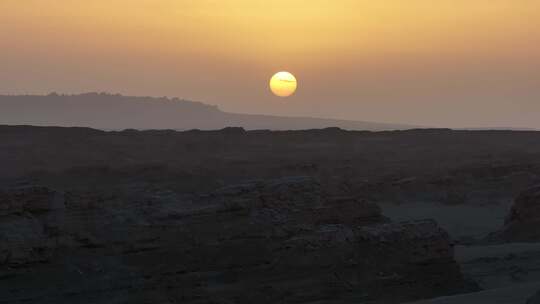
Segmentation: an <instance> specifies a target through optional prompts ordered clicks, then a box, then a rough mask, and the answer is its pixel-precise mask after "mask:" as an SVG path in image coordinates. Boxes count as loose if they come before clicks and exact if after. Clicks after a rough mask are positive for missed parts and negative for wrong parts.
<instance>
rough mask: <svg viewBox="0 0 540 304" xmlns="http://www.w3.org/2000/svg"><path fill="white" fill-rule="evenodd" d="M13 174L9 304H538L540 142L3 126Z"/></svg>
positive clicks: (8, 183)
mask: <svg viewBox="0 0 540 304" xmlns="http://www.w3.org/2000/svg"><path fill="white" fill-rule="evenodd" d="M0 168H2V170H1V172H0V228H1V229H0V240H2V242H1V243H0V282H1V284H0V303H73V302H77V303H163V304H165V303H253V301H256V302H258V303H418V304H420V303H476V304H478V303H522V304H526V303H527V301H528V299H530V298H532V296H533V295H534V294H535V293H536V292H537V291H538V290H540V237H539V236H538V235H537V233H536V231H537V230H538V229H537V227H538V226H537V224H538V222H537V221H540V212H538V208H537V207H536V206H537V205H540V200H539V198H540V195H539V193H538V192H540V191H537V190H535V189H536V188H534V187H535V186H538V185H539V184H540V132H533V131H455V130H447V129H424V130H420V129H417V130H408V131H383V132H367V131H345V130H341V129H337V128H329V129H320V130H305V131H267V130H254V131H245V130H243V129H241V128H227V129H223V130H217V131H200V130H191V131H184V132H178V131H172V130H161V131H160V130H149V131H136V130H125V131H109V132H106V131H100V130H94V129H88V128H56V127H30V126H0ZM528 189H529V190H528ZM530 189H532V190H530ZM531 301H533V300H531ZM530 303H536V302H530Z"/></svg>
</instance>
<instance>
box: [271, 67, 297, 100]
mask: <svg viewBox="0 0 540 304" xmlns="http://www.w3.org/2000/svg"><path fill="white" fill-rule="evenodd" d="M297 86H298V83H297V81H296V77H294V75H293V74H291V73H289V72H279V73H276V74H275V75H274V76H272V79H270V90H272V93H274V94H275V95H276V96H279V97H289V96H291V95H293V94H294V92H296V88H297Z"/></svg>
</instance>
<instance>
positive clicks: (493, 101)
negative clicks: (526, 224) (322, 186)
mask: <svg viewBox="0 0 540 304" xmlns="http://www.w3.org/2000/svg"><path fill="white" fill-rule="evenodd" d="M280 70H287V71H290V72H292V73H293V74H295V76H296V77H297V78H298V81H299V89H298V92H297V94H296V95H295V96H293V97H291V98H287V99H281V98H277V97H274V96H273V95H272V94H271V93H270V91H269V89H268V80H269V79H270V77H271V76H272V75H273V74H274V73H275V72H277V71H280ZM51 91H57V92H60V93H80V92H89V91H106V92H111V93H117V92H118V93H122V94H128V95H151V96H171V97H172V96H177V97H181V98H186V99H191V100H197V101H202V102H206V103H210V104H216V105H218V106H219V107H220V108H221V109H223V110H226V111H232V112H241V113H260V114H279V115H288V116H296V115H302V116H316V117H332V118H345V119H355V120H368V121H381V122H394V123H412V124H417V125H426V126H442V127H486V126H491V127H493V126H496V127H532V128H540V1H538V0H519V1H517V0H437V1H434V0H393V1H392V0H387V1H383V0H381V1H374V0H369V1H362V0H356V1H353V0H342V1H339V0H334V1H332V0H326V1H323V0H305V1H304V0H296V1H295V0H288V1H282V0H274V1H258V0H217V1H210V0H192V1H186V0H92V1H89V0H1V1H0V94H2V93H3V94H6V93H7V94H19V93H49V92H51Z"/></svg>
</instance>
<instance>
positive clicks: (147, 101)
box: [0, 93, 417, 131]
mask: <svg viewBox="0 0 540 304" xmlns="http://www.w3.org/2000/svg"><path fill="white" fill-rule="evenodd" d="M0 124H3V125H36V126H62V127H74V126H77V127H91V128H96V129H103V130H123V129H139V130H146V129H174V130H190V129H200V130H214V129H222V128H225V127H242V128H244V129H246V130H256V129H269V130H301V129H320V128H328V127H338V128H342V129H346V130H369V131H382V130H403V129H411V128H416V127H417V126H412V125H403V124H389V123H377V122H366V121H353V120H338V119H325V118H312V117H283V116H270V115H253V114H237V113H228V112H223V111H221V110H220V109H219V108H218V107H217V106H212V105H207V104H204V103H201V102H194V101H188V100H183V99H179V98H166V97H161V98H155V97H133V96H122V95H119V94H107V93H85V94H79V95H59V94H56V93H52V94H49V95H0Z"/></svg>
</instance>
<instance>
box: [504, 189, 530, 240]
mask: <svg viewBox="0 0 540 304" xmlns="http://www.w3.org/2000/svg"><path fill="white" fill-rule="evenodd" d="M539 227H540V186H536V187H533V188H529V189H527V190H525V191H523V192H522V193H521V194H520V195H519V196H518V197H517V198H516V199H515V202H514V205H513V206H512V209H511V210H510V214H509V215H508V217H507V219H506V221H505V226H504V228H503V229H502V231H501V232H500V233H497V234H496V235H497V236H498V237H500V238H502V239H503V240H505V241H515V242H531V241H532V242H535V241H540V229H538V228H539Z"/></svg>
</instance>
